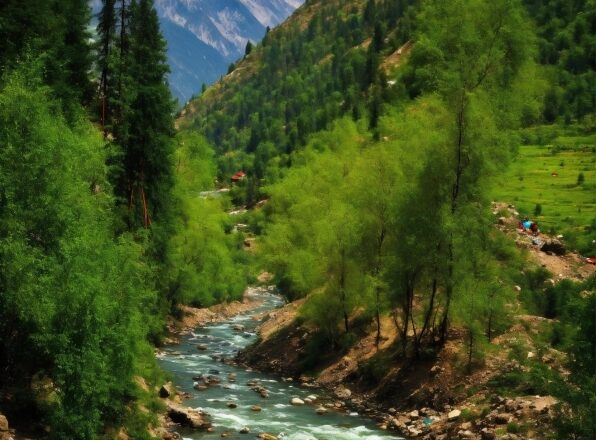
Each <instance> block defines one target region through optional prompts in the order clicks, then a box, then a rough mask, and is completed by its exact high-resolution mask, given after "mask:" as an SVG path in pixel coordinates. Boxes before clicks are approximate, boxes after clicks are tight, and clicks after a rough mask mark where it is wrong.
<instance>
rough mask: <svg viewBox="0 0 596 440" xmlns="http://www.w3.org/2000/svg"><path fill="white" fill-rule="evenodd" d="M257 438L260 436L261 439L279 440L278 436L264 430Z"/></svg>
mask: <svg viewBox="0 0 596 440" xmlns="http://www.w3.org/2000/svg"><path fill="white" fill-rule="evenodd" d="M257 438H260V439H261V440H277V437H276V436H274V435H271V434H267V433H266V432H262V433H260V434H259V435H257Z"/></svg>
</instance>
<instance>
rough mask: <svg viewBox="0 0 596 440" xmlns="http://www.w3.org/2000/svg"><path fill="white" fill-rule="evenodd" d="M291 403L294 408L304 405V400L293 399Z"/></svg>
mask: <svg viewBox="0 0 596 440" xmlns="http://www.w3.org/2000/svg"><path fill="white" fill-rule="evenodd" d="M290 403H291V404H292V405H294V406H300V405H304V400H302V399H299V398H298V397H292V398H291V399H290Z"/></svg>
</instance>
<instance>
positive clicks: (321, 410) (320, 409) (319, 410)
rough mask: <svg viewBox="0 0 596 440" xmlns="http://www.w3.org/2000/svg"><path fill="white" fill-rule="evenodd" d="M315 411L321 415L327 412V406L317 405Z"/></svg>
mask: <svg viewBox="0 0 596 440" xmlns="http://www.w3.org/2000/svg"><path fill="white" fill-rule="evenodd" d="M315 411H316V413H317V414H318V415H320V416H323V415H325V414H327V412H328V410H327V408H325V407H324V406H319V407H318V408H317V409H316V410H315Z"/></svg>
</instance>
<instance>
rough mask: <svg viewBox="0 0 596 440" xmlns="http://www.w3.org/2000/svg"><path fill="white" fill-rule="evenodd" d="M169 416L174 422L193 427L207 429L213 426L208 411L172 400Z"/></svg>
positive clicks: (169, 404) (169, 405) (169, 406)
mask: <svg viewBox="0 0 596 440" xmlns="http://www.w3.org/2000/svg"><path fill="white" fill-rule="evenodd" d="M168 417H169V418H170V420H172V422H174V423H177V424H179V425H181V426H186V427H189V428H192V429H199V430H207V429H209V428H211V422H209V420H208V414H207V413H204V412H202V411H197V410H195V409H192V408H187V407H185V406H182V405H178V404H175V403H172V402H168Z"/></svg>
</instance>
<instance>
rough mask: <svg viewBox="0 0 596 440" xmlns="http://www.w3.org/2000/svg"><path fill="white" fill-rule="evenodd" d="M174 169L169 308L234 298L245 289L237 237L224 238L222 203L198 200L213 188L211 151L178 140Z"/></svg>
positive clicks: (194, 141) (191, 139) (197, 140)
mask: <svg viewBox="0 0 596 440" xmlns="http://www.w3.org/2000/svg"><path fill="white" fill-rule="evenodd" d="M176 164H177V170H176V176H177V180H176V186H175V188H174V197H176V200H177V201H178V207H177V212H176V216H175V223H174V225H173V229H174V230H175V231H176V233H175V234H173V236H172V237H171V239H170V242H169V246H168V248H169V251H168V256H167V264H166V268H165V270H164V271H165V273H166V274H167V277H168V279H167V281H166V283H165V284H166V286H167V287H166V291H167V298H168V302H169V306H170V308H171V309H174V308H175V306H176V305H177V304H178V303H184V304H192V305H195V306H208V305H211V304H214V303H216V302H217V303H219V302H225V301H230V300H233V299H237V298H239V297H240V296H241V295H242V292H243V291H244V287H245V285H246V273H244V271H243V269H244V267H245V265H244V264H243V263H244V262H243V261H242V258H243V254H242V250H241V244H240V243H241V241H239V238H238V237H239V235H238V234H236V235H229V234H227V233H226V229H231V227H228V226H229V225H228V223H229V219H228V217H229V216H228V215H227V214H226V213H225V212H224V211H223V206H222V200H221V199H215V198H201V197H199V193H200V192H201V191H203V190H205V189H210V188H212V185H213V181H214V178H215V162H214V159H213V151H212V150H211V148H210V147H209V146H208V145H207V144H206V142H205V141H204V140H203V139H202V138H201V137H199V136H196V135H189V136H180V137H179V146H178V148H177V150H176Z"/></svg>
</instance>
